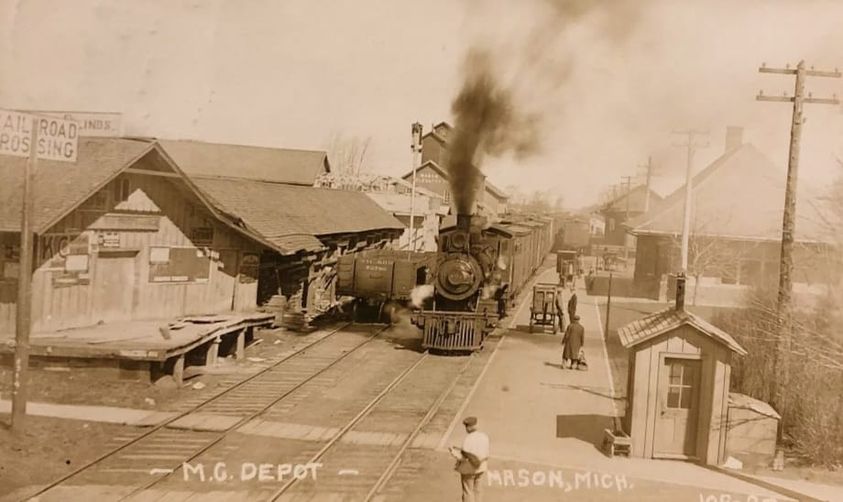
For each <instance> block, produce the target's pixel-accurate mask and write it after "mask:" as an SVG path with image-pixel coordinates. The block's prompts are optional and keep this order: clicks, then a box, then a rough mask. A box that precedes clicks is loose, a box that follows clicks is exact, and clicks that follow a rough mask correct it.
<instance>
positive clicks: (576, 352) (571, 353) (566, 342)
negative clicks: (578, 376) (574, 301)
mask: <svg viewBox="0 0 843 502" xmlns="http://www.w3.org/2000/svg"><path fill="white" fill-rule="evenodd" d="M584 338H585V329H584V328H583V327H582V324H580V316H578V315H576V314H574V315H573V316H572V317H571V324H569V325H568V327H567V328H566V329H565V336H563V337H562V346H563V348H562V367H563V368H565V367H567V366H568V364H567V363H568V361H570V362H571V368H573V367H574V363H576V365H577V369H579V367H580V363H581V362H582V361H581V359H582V356H581V353H582V346H583V340H584Z"/></svg>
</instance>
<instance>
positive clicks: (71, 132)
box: [0, 110, 79, 430]
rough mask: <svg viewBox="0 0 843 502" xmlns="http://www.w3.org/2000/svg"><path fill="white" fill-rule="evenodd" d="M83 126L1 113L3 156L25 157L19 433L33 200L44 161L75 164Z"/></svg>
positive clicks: (15, 398)
mask: <svg viewBox="0 0 843 502" xmlns="http://www.w3.org/2000/svg"><path fill="white" fill-rule="evenodd" d="M78 147H79V124H77V123H76V122H75V121H72V120H65V119H64V118H59V117H50V116H45V115H36V114H30V113H21V112H16V111H11V110H0V155H12V156H15V157H26V159H27V160H26V163H25V165H24V167H23V197H22V204H21V225H20V262H19V270H20V273H18V297H17V304H16V306H15V307H16V312H15V360H14V372H13V373H12V417H11V424H10V425H11V427H12V429H16V430H19V429H20V428H21V425H23V418H24V417H25V416H26V401H27V397H26V395H27V381H26V372H27V370H28V367H29V332H30V329H31V318H30V315H31V307H32V249H33V247H34V246H33V231H32V213H33V200H34V197H33V195H32V193H33V191H34V189H35V187H34V186H33V184H34V183H33V180H34V178H35V177H34V173H35V170H36V166H37V164H38V160H39V159H43V160H54V161H59V162H76V156H77V150H78Z"/></svg>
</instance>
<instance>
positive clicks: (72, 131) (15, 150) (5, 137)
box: [0, 110, 79, 162]
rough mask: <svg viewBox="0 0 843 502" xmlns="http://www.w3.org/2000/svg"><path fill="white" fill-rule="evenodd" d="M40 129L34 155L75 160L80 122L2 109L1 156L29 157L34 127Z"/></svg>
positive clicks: (0, 113)
mask: <svg viewBox="0 0 843 502" xmlns="http://www.w3.org/2000/svg"><path fill="white" fill-rule="evenodd" d="M33 127H35V128H37V133H38V134H37V137H38V141H37V142H38V144H37V145H36V149H35V155H36V156H37V157H38V158H39V159H43V160H56V161H60V162H76V155H77V153H78V152H77V150H78V146H79V124H77V123H76V122H75V121H72V120H65V119H62V118H56V117H46V116H40V115H30V114H28V113H20V112H13V111H8V110H0V155H13V156H16V157H29V155H30V151H31V148H32V145H31V143H32V128H33Z"/></svg>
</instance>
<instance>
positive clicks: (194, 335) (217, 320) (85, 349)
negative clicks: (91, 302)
mask: <svg viewBox="0 0 843 502" xmlns="http://www.w3.org/2000/svg"><path fill="white" fill-rule="evenodd" d="M273 320H274V315H272V314H265V313H232V314H225V315H205V316H188V317H182V318H179V319H162V320H153V321H126V322H115V323H109V324H100V325H96V326H88V327H83V328H74V329H68V330H62V331H53V332H43V333H33V334H32V336H31V337H30V357H31V358H32V359H33V360H34V361H36V362H37V361H39V360H41V361H43V360H48V361H49V360H53V361H58V360H66V361H73V362H74V363H76V364H73V365H78V363H80V362H87V363H89V364H85V365H90V366H117V367H119V368H121V369H124V370H125V369H127V368H132V369H134V370H136V371H140V372H142V373H147V372H149V373H151V376H152V378H153V379H155V377H156V376H157V375H159V374H172V375H173V377H174V378H175V379H176V380H177V381H178V382H181V379H182V376H183V375H182V373H183V371H184V366H185V356H186V355H191V357H192V356H193V355H198V356H199V357H203V356H204V363H205V364H206V365H214V364H216V361H217V357H218V356H219V352H220V346H221V345H222V344H223V343H224V344H225V345H226V346H227V347H228V349H227V351H228V353H231V354H235V355H236V357H237V359H241V358H242V357H243V354H244V351H245V346H246V343H247V342H248V340H247V338H251V337H252V335H253V332H254V329H255V328H263V327H269V326H271V325H272V322H273ZM14 350H15V342H14V339H13V338H5V339H3V340H0V356H6V355H10V354H12V353H14ZM200 364H201V363H200Z"/></svg>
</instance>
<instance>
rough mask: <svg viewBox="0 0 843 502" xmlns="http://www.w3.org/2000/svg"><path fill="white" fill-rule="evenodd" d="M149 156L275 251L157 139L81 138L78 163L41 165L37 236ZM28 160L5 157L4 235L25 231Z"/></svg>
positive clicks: (0, 225)
mask: <svg viewBox="0 0 843 502" xmlns="http://www.w3.org/2000/svg"><path fill="white" fill-rule="evenodd" d="M148 155H157V156H158V157H157V158H158V159H160V160H161V162H163V164H160V163H159V164H158V165H161V166H163V167H164V168H165V169H167V170H169V171H172V172H173V173H175V174H177V175H178V179H179V181H180V182H181V183H183V184H184V185H185V186H186V187H187V189H188V191H189V192H190V193H191V194H192V195H193V196H195V197H197V199H198V200H199V202H200V203H201V204H202V205H203V206H204V207H205V208H206V209H207V210H208V211H209V212H210V213H211V215H212V216H214V217H215V218H216V219H217V220H218V221H220V222H221V223H223V224H224V225H226V226H228V227H229V228H231V229H232V230H234V231H235V232H238V233H240V234H242V235H244V236H246V237H248V238H250V239H252V240H254V241H256V242H259V243H261V244H262V245H264V246H267V247H270V248H271V247H273V246H272V245H271V244H270V243H268V242H267V241H266V240H264V239H263V238H262V237H261V236H260V235H256V234H255V233H252V232H250V231H249V230H248V229H245V228H243V227H240V226H238V225H237V224H236V222H233V221H231V220H230V219H227V218H226V217H225V216H224V215H222V214H221V213H220V212H219V211H218V210H217V208H215V207H214V206H213V205H212V204H211V203H210V201H209V200H208V199H207V198H206V197H205V196H204V195H203V194H202V193H201V192H200V191H199V189H198V188H197V187H196V185H195V184H194V183H193V182H192V181H191V180H190V179H189V178H188V177H187V176H186V175H185V174H184V172H182V171H181V170H180V169H179V167H178V166H177V165H175V164H174V163H173V161H172V159H171V158H170V157H169V156H168V155H167V154H166V152H165V151H164V150H163V149H161V147H160V145H159V144H158V143H157V142H156V141H155V140H152V139H127V138H93V137H91V138H80V139H79V150H78V154H77V161H76V162H73V163H71V162H54V161H43V160H41V161H39V162H38V166H37V169H36V175H35V180H34V204H33V205H34V211H33V219H34V222H33V230H34V232H35V233H38V234H41V233H44V232H46V231H48V230H49V229H50V228H51V227H52V226H54V225H55V224H56V223H58V221H59V220H61V219H62V218H64V217H65V216H66V215H68V214H69V213H70V212H72V211H73V210H74V209H76V208H77V207H79V206H80V205H81V204H82V203H84V202H85V201H86V200H88V199H89V198H91V196H93V195H94V193H96V192H98V191H99V190H102V189H103V188H104V187H105V186H106V185H107V184H108V183H109V182H110V181H111V180H113V179H114V178H116V177H117V176H118V175H119V174H120V173H122V172H124V171H125V170H126V169H128V168H130V167H132V166H133V165H135V164H136V163H137V162H138V161H140V160H141V159H142V158H145V157H146V156H148ZM25 161H26V159H17V158H12V157H7V156H2V157H0V179H2V180H3V181H4V183H3V184H0V200H3V204H2V205H0V231H9V232H19V231H20V208H21V192H22V190H21V186H22V183H23V162H25Z"/></svg>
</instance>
